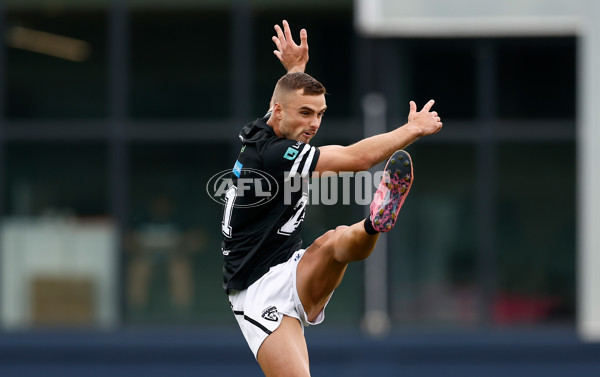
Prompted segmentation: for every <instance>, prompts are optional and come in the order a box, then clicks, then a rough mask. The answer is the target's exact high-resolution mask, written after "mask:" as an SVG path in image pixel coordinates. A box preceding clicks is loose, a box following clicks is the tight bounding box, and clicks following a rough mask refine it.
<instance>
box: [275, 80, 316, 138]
mask: <svg viewBox="0 0 600 377" xmlns="http://www.w3.org/2000/svg"><path fill="white" fill-rule="evenodd" d="M280 106H281V109H280V111H281V112H280V114H279V115H280V116H281V118H280V120H279V132H280V133H281V137H284V138H286V139H291V140H297V141H302V142H305V143H308V142H309V141H310V140H311V139H312V138H313V137H314V136H315V134H316V133H317V131H318V130H319V127H320V126H321V120H322V119H323V114H324V113H325V110H326V109H327V106H326V105H325V95H324V94H320V95H316V96H310V95H304V94H302V89H299V90H297V91H295V92H293V93H290V94H289V95H288V96H286V99H285V101H283V103H281V104H280Z"/></svg>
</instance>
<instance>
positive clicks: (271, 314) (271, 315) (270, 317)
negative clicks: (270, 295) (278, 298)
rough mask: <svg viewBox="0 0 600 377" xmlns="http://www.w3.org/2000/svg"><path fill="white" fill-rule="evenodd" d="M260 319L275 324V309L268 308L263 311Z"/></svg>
mask: <svg viewBox="0 0 600 377" xmlns="http://www.w3.org/2000/svg"><path fill="white" fill-rule="evenodd" d="M262 317H263V318H264V319H266V320H267V321H273V322H277V321H278V320H279V318H278V317H277V308H276V307H275V306H269V307H268V308H266V309H265V310H263V312H262Z"/></svg>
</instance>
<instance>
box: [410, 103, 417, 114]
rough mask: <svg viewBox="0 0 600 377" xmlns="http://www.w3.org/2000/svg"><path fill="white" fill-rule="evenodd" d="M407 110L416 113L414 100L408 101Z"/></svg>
mask: <svg viewBox="0 0 600 377" xmlns="http://www.w3.org/2000/svg"><path fill="white" fill-rule="evenodd" d="M409 112H410V113H416V112H417V104H416V103H415V101H410V103H409Z"/></svg>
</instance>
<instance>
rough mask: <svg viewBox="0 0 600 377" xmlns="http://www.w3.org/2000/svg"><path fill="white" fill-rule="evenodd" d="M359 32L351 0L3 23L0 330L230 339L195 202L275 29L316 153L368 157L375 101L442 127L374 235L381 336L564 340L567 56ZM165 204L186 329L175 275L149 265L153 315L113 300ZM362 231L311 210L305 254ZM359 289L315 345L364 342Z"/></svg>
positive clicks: (560, 51) (121, 5)
mask: <svg viewBox="0 0 600 377" xmlns="http://www.w3.org/2000/svg"><path fill="white" fill-rule="evenodd" d="M353 12H354V7H353V2H352V0H335V1H316V0H311V1H289V2H288V1H284V2H280V1H274V0H252V1H244V0H231V1H218V0H202V1H192V0H173V1H169V2H160V1H154V0H146V1H144V0H131V1H118V0H114V1H107V0H88V1H69V0H64V1H50V0H48V1H45V0H5V1H3V2H2V3H0V25H1V31H2V35H3V41H4V43H3V44H2V47H1V49H0V183H1V184H0V218H1V220H2V243H1V246H0V247H1V249H0V251H1V253H2V256H3V257H2V259H1V265H0V269H1V271H2V279H0V292H2V295H0V313H2V316H1V317H0V329H4V330H9V329H21V330H33V329H37V328H47V327H48V326H52V327H56V326H58V327H60V328H64V327H72V326H74V325H75V326H77V327H78V328H83V329H84V330H85V331H89V330H95V329H98V328H113V329H114V328H125V329H127V328H131V327H136V326H140V325H144V326H148V325H149V326H150V327H151V328H157V327H158V328H164V327H169V328H170V327H172V326H180V325H185V326H191V327H193V328H200V329H208V328H213V327H219V328H225V329H233V330H235V329H236V328H237V325H236V322H235V321H234V320H233V317H232V316H231V315H230V309H229V304H228V302H227V300H226V297H225V296H224V294H223V292H222V288H221V254H220V237H221V233H220V219H221V212H222V207H221V206H220V205H219V204H217V203H215V202H214V201H212V200H211V198H210V197H209V196H208V195H207V192H206V187H205V185H206V183H207V182H208V180H209V179H210V177H211V176H213V175H214V174H216V173H218V172H220V171H222V170H224V169H228V168H230V167H231V165H232V163H233V161H234V159H235V158H234V157H235V156H236V155H237V153H238V151H239V147H240V146H239V142H238V139H237V132H238V131H239V129H240V128H241V127H242V126H243V125H244V124H245V123H246V122H249V121H251V120H253V119H255V118H257V117H259V116H261V115H262V114H264V112H265V111H266V110H267V107H268V103H269V99H270V96H271V91H272V88H273V86H274V84H275V82H276V80H277V79H278V78H279V76H280V75H282V74H283V73H284V71H283V69H282V67H281V66H280V64H279V62H278V61H277V59H276V58H275V57H274V55H273V54H272V51H273V49H274V47H273V43H272V41H271V36H272V35H273V25H274V24H276V23H280V22H281V20H282V19H287V20H288V21H289V22H290V24H291V26H292V29H293V33H294V36H297V35H298V34H297V33H298V30H299V28H301V27H304V28H306V29H307V30H308V35H309V45H310V63H309V66H308V69H307V71H308V72H309V73H310V74H312V75H313V76H315V77H316V78H318V79H320V80H321V81H322V82H323V83H324V84H325V86H326V87H327V90H328V93H329V95H328V96H327V102H328V111H327V116H326V118H325V119H324V121H323V125H322V128H321V130H320V136H319V137H317V138H316V139H315V141H314V144H316V145H325V144H330V143H335V144H349V143H352V142H355V141H357V140H359V139H360V138H362V135H363V107H362V101H363V98H364V97H365V96H366V95H367V94H369V93H373V92H375V93H380V94H382V95H383V96H384V98H385V102H386V104H387V106H386V112H385V116H386V118H387V127H388V128H389V129H392V128H393V127H396V126H397V125H401V124H403V122H404V121H405V119H406V116H407V114H408V102H409V101H410V100H415V101H416V102H417V104H418V106H422V105H423V104H424V103H425V102H426V101H427V100H429V99H431V98H433V99H435V100H436V104H435V110H437V111H438V112H439V113H440V114H441V116H442V119H443V121H444V130H443V132H441V133H440V134H437V135H435V136H431V137H428V138H427V139H424V140H420V141H418V142H417V143H415V144H414V145H412V146H410V147H409V148H408V150H409V151H410V153H411V154H412V155H413V159H414V161H415V166H416V167H415V173H416V183H415V186H414V189H413V191H411V198H410V199H409V200H408V201H407V203H406V205H405V207H404V208H403V216H402V217H401V219H400V220H399V221H400V226H399V228H398V229H399V230H398V231H397V232H396V231H395V232H393V234H390V235H389V236H388V250H387V252H388V253H387V258H388V259H387V261H386V265H387V287H388V292H387V294H386V303H387V312H386V313H385V314H386V315H387V317H388V318H389V320H390V324H391V331H392V333H393V334H396V333H403V332H406V331H409V332H411V333H412V332H414V331H417V333H418V332H421V331H423V332H428V333H430V332H432V331H435V332H438V331H439V332H442V333H445V332H448V331H449V332H450V333H459V334H461V333H467V332H468V333H472V332H478V331H489V330H490V329H492V330H507V331H513V330H515V331H518V330H521V329H524V328H526V329H529V330H539V329H547V328H552V329H560V330H566V331H567V332H572V331H574V328H575V313H576V312H575V308H576V303H575V298H576V283H575V282H576V270H575V268H576V221H575V220H576V194H575V192H576V189H575V180H576V175H575V173H576V171H575V167H576V160H575V159H576V146H575V134H576V129H575V115H576V106H577V97H576V88H575V87H576V76H577V39H576V38H575V37H526V38H525V37H523V38H515V37H512V38H490V37H485V38H480V37H469V38H426V39H416V38H408V37H404V38H398V37H388V38H377V39H374V38H368V37H364V36H362V35H360V34H358V33H357V31H356V30H355V28H354V14H353ZM159 194H160V195H166V196H168V197H169V198H172V199H173V200H174V201H175V202H176V203H177V204H178V206H177V210H176V211H173V213H171V214H170V219H169V221H170V223H171V224H172V228H173V229H177V234H179V236H181V234H184V233H186V232H188V233H187V234H188V235H189V234H192V235H191V237H192V238H191V241H190V242H192V244H193V245H194V246H192V247H190V246H189V245H188V246H185V247H184V248H187V250H188V251H189V250H191V249H194V250H195V252H189V253H187V254H186V258H185V264H186V266H187V267H185V269H186V271H187V270H188V269H189V271H190V279H191V282H192V285H193V289H190V291H188V292H187V293H185V294H184V295H186V294H187V296H186V300H189V302H188V301H186V303H185V315H182V310H181V308H180V307H179V308H178V307H177V305H174V304H173V302H174V301H173V295H174V293H173V290H172V289H170V288H169V284H173V281H172V276H170V272H169V269H170V268H172V267H170V266H169V260H170V259H169V257H164V256H162V257H155V258H154V259H152V263H153V266H152V271H153V272H152V275H151V276H148V277H146V278H145V280H144V284H146V285H147V286H146V288H145V289H146V290H147V292H146V293H147V297H145V300H146V301H145V305H136V303H135V302H131V300H136V299H135V298H132V297H134V296H135V295H133V296H132V295H131V294H128V293H127V292H128V291H127V287H128V282H130V281H131V279H132V276H130V274H132V273H134V274H135V272H132V271H134V270H135V268H128V266H130V263H131V258H132V257H131V253H129V252H128V249H127V242H126V241H127V238H128V235H131V234H135V232H136V229H138V230H139V226H140V224H142V223H143V222H144V221H145V216H146V215H145V214H147V213H148V209H149V208H150V207H151V206H152V201H153V199H154V198H155V197H156V195H159ZM362 214H363V208H361V207H358V206H354V205H350V206H348V205H341V204H338V205H334V206H323V205H322V206H311V208H309V210H308V213H307V218H306V222H305V228H306V231H305V243H306V244H307V245H308V244H310V243H311V242H312V240H313V239H314V238H315V237H317V236H318V235H320V234H321V233H323V232H324V231H326V230H327V229H329V228H331V227H334V226H336V225H340V224H344V223H349V222H352V221H358V220H359V219H360V218H361V217H362V216H363V215H362ZM146 217H147V216H146ZM163 230H164V229H163ZM170 234H171V233H170ZM163 235H164V234H163ZM157 237H159V238H160V235H158V236H157ZM194 237H196V238H194ZM175 244H177V245H180V244H181V243H178V242H175V243H173V244H171V246H173V245H175ZM182 247H183V246H182ZM90 249H94V251H93V252H90ZM24 255H26V256H27V257H26V258H24V257H23V256H24ZM172 273H173V272H172V271H171V274H172ZM138 279H139V278H138ZM134 280H135V279H134ZM52 284H53V285H52ZM49 285H52V288H48V289H42V288H40V287H48V286H49ZM364 286H365V274H364V272H363V265H362V264H356V265H352V266H351V267H350V268H349V270H348V272H347V276H346V277H345V279H344V282H343V283H342V285H341V286H340V287H339V289H337V290H336V292H335V294H334V298H333V300H332V301H331V303H330V305H329V306H328V310H327V321H326V324H325V325H324V326H323V327H325V328H329V329H335V330H336V331H337V330H341V331H347V332H358V331H361V326H362V323H363V318H364V315H365V306H364V301H365V298H364ZM184 289H185V288H184ZM11 292H12V294H11ZM15 292H19V294H18V295H16V294H15ZM74 292H75V293H74ZM175 295H176V294H175ZM16 296H18V297H16ZM48 300H50V301H52V302H54V307H52V305H51V307H48V305H46V306H43V303H44V302H47V301H48ZM61 300H62V301H61ZM61 303H62V304H61ZM36 305H37V306H36ZM40 305H42V306H41V307H40ZM44 308H45V309H44ZM157 308H159V309H157ZM44 310H45V311H44ZM144 310H145V311H146V312H144ZM57 313H58V314H57ZM61 318H62V320H61ZM322 330H323V329H319V331H322ZM0 331H1V330H0ZM240 342H241V337H240Z"/></svg>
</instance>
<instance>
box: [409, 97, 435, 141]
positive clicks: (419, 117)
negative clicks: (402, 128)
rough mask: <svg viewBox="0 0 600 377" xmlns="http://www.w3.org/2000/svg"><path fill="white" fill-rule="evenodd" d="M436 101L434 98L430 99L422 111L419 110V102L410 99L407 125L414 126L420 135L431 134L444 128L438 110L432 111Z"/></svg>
mask: <svg viewBox="0 0 600 377" xmlns="http://www.w3.org/2000/svg"><path fill="white" fill-rule="evenodd" d="M434 103H435V101H434V100H430V101H429V102H427V103H426V104H425V106H423V109H421V111H417V104H416V103H415V102H414V101H410V110H409V114H408V123H407V124H406V126H409V127H413V128H414V129H415V130H416V131H417V133H418V135H419V136H426V135H431V134H434V133H437V132H439V131H440V130H441V129H442V119H441V118H440V116H439V115H438V113H437V111H431V107H432V106H433V104H434Z"/></svg>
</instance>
